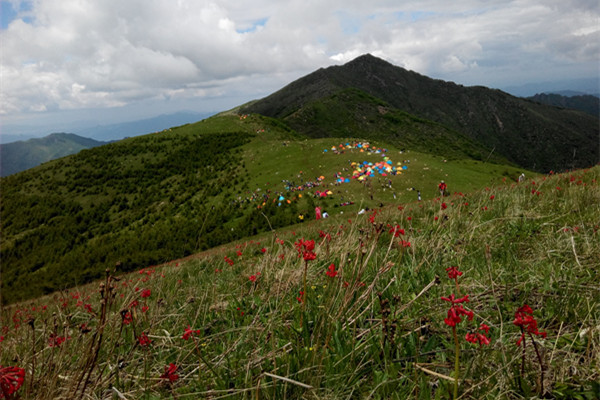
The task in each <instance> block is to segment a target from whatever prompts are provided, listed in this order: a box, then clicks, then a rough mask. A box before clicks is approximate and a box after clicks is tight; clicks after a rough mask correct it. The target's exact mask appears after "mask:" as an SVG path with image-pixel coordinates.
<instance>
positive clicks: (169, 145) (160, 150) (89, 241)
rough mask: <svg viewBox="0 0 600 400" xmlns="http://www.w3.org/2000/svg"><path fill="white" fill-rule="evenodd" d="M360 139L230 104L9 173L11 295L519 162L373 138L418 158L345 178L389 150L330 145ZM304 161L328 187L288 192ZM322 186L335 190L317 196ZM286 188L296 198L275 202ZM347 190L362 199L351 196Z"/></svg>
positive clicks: (500, 173) (455, 186) (6, 289)
mask: <svg viewBox="0 0 600 400" xmlns="http://www.w3.org/2000/svg"><path fill="white" fill-rule="evenodd" d="M355 141H361V139H360V138H352V137H350V138H327V139H309V138H307V137H306V136H303V135H301V134H299V133H297V132H294V131H293V130H291V129H290V128H289V127H288V126H286V125H285V124H284V123H282V122H280V121H277V120H274V119H269V118H265V117H261V116H259V115H251V116H248V117H246V118H240V117H239V116H237V115H232V114H227V113H224V114H222V115H219V116H216V117H213V118H208V119H206V120H204V121H201V122H198V123H196V124H188V125H184V126H181V127H178V128H172V129H168V130H165V131H163V132H159V133H154V134H150V135H145V136H141V137H135V138H129V139H125V140H123V141H120V142H117V143H113V144H110V145H107V146H102V147H99V148H95V149H91V150H86V151H83V152H81V153H79V154H77V155H74V156H70V157H66V158H63V159H59V160H55V161H52V162H49V163H46V164H44V165H42V166H39V167H37V168H34V169H32V170H29V171H25V172H23V173H20V174H16V175H14V176H10V177H7V178H3V179H2V203H1V218H0V221H1V223H2V233H3V235H2V239H1V247H2V259H3V275H4V279H3V282H2V293H1V295H2V298H3V301H4V302H15V301H19V300H24V299H27V298H31V297H36V296H39V295H42V294H47V293H51V292H53V291H56V290H61V289H66V288H69V287H72V286H75V285H79V284H82V283H85V282H88V281H90V280H92V279H97V278H99V277H101V276H102V275H103V271H104V270H105V269H106V267H109V266H112V265H114V264H115V263H116V262H117V261H120V262H121V268H122V269H121V272H122V271H131V270H133V269H135V268H139V267H140V266H143V265H149V264H159V263H163V262H166V261H169V260H171V259H175V258H180V257H184V256H187V255H190V254H193V253H195V252H198V251H201V250H205V249H208V248H211V247H214V246H217V245H221V244H223V243H227V242H230V241H232V240H237V239H241V238H244V237H246V236H248V235H253V234H256V233H259V232H265V231H269V230H271V229H273V228H281V227H283V226H288V225H291V224H295V223H298V222H300V219H299V218H298V217H299V215H303V216H305V218H306V220H308V219H311V218H313V217H314V208H315V206H317V205H319V206H321V207H322V208H324V209H325V210H327V211H328V213H329V214H331V215H333V214H340V213H342V212H343V213H346V214H347V213H355V212H357V211H358V210H360V209H361V208H371V209H372V208H375V207H379V206H380V205H381V204H384V205H385V204H396V205H397V204H403V203H410V202H413V201H415V200H416V199H417V191H416V190H419V191H421V195H422V198H423V199H424V200H426V199H431V198H434V197H435V196H437V189H436V188H437V184H438V183H439V181H440V180H442V179H444V180H445V181H446V182H448V185H449V190H450V192H451V193H453V192H468V191H472V190H475V189H476V188H479V187H483V186H490V185H494V184H498V183H500V182H502V179H504V178H506V179H507V180H508V181H510V180H511V179H513V180H514V179H516V177H517V176H518V175H519V173H520V170H517V169H515V168H514V167H511V166H501V165H499V164H493V163H483V162H477V161H469V160H467V159H460V158H456V157H453V158H448V159H445V158H444V157H443V156H434V155H431V154H427V153H419V152H417V151H415V150H413V149H410V148H406V149H405V151H404V152H403V153H402V154H401V153H400V149H398V148H397V147H395V146H394V145H393V144H390V143H388V142H386V141H383V140H382V141H370V142H371V144H372V145H375V146H378V147H384V148H386V149H388V152H387V154H388V156H389V157H390V159H391V160H392V161H393V163H394V165H397V162H403V165H406V166H407V167H408V169H407V170H405V171H402V172H403V173H402V175H397V176H391V177H385V178H384V177H381V176H379V175H376V176H375V177H373V178H371V179H370V186H365V185H363V184H361V183H359V182H358V181H356V180H352V182H350V183H344V184H342V185H339V186H336V185H334V174H335V173H337V172H341V173H342V174H343V175H344V177H346V176H348V175H350V173H351V172H352V171H351V169H350V163H351V162H363V161H368V162H374V163H375V162H377V161H381V159H382V158H381V155H373V154H368V153H359V152H358V151H356V150H353V151H349V150H346V151H345V153H344V154H339V155H336V154H333V153H332V152H331V151H330V150H329V149H330V148H331V146H333V145H336V146H337V145H339V144H340V143H346V142H349V143H354V142H355ZM325 149H328V150H329V151H328V152H324V151H323V150H325ZM405 161H406V162H405ZM345 169H346V170H345ZM301 171H302V179H303V180H304V181H314V180H315V178H316V177H319V176H324V177H325V179H324V181H323V182H322V185H321V186H320V187H318V188H314V189H311V190H307V191H304V192H302V193H286V192H285V188H284V185H283V183H282V180H284V179H287V180H292V181H294V182H295V183H296V184H298V185H299V184H300V183H301V182H300V179H301V178H299V177H298V176H299V175H300V172H301ZM388 180H391V181H392V187H391V188H390V187H388V186H386V185H387V183H388ZM413 188H414V189H415V190H412V189H413ZM316 190H331V191H332V192H333V194H332V195H331V196H328V197H327V198H326V199H322V198H317V199H314V198H313V197H312V194H314V192H315V191H316ZM268 191H270V192H271V193H269V192H268ZM275 192H282V193H281V195H283V196H284V197H285V198H286V200H290V201H291V204H290V205H288V204H287V202H283V203H282V206H278V203H277V202H276V203H273V195H274V194H275ZM252 193H257V194H258V195H260V196H262V195H263V194H265V193H267V194H269V196H270V198H269V200H268V201H267V202H265V205H264V207H263V205H262V202H261V201H251V202H246V201H245V199H246V198H248V197H250V196H251V195H252ZM299 194H301V195H302V198H300V197H299V196H298V195H299ZM394 194H395V196H396V197H395V198H394ZM371 196H372V198H371ZM348 202H354V203H355V204H353V205H351V206H341V204H342V203H348ZM259 206H260V208H259ZM32 249H35V251H31V250H32Z"/></svg>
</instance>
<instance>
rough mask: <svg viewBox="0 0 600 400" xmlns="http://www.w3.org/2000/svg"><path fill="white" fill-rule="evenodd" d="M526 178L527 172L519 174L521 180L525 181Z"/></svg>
mask: <svg viewBox="0 0 600 400" xmlns="http://www.w3.org/2000/svg"><path fill="white" fill-rule="evenodd" d="M524 180H525V174H521V175H519V182H523V181H524Z"/></svg>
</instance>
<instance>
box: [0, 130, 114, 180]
mask: <svg viewBox="0 0 600 400" xmlns="http://www.w3.org/2000/svg"><path fill="white" fill-rule="evenodd" d="M103 144H106V143H105V142H100V141H97V140H94V139H89V138H85V137H81V136H78V135H75V134H72V133H53V134H51V135H48V136H46V137H43V138H39V139H29V140H26V141H18V142H13V143H7V144H2V145H0V176H8V175H12V174H15V173H17V172H21V171H25V170H26V169H29V168H33V167H36V166H38V165H40V164H42V163H45V162H47V161H50V160H54V159H56V158H60V157H64V156H68V155H70V154H75V153H77V152H79V151H81V150H83V149H89V148H92V147H97V146H101V145H103Z"/></svg>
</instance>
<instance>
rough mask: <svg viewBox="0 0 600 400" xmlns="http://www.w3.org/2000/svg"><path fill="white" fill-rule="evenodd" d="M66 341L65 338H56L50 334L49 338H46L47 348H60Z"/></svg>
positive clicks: (56, 336) (53, 334)
mask: <svg viewBox="0 0 600 400" xmlns="http://www.w3.org/2000/svg"><path fill="white" fill-rule="evenodd" d="M66 340H67V338H66V337H64V336H58V335H57V334H55V333H51V334H50V337H49V338H48V346H49V347H60V345H61V344H63V343H64V342H65V341H66Z"/></svg>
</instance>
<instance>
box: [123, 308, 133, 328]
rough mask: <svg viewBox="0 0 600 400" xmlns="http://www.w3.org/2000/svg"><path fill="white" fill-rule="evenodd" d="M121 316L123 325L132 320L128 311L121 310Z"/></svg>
mask: <svg viewBox="0 0 600 400" xmlns="http://www.w3.org/2000/svg"><path fill="white" fill-rule="evenodd" d="M121 317H122V318H123V324H124V325H129V324H130V323H132V322H133V315H131V312H129V311H125V312H121Z"/></svg>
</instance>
